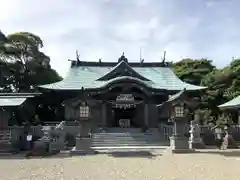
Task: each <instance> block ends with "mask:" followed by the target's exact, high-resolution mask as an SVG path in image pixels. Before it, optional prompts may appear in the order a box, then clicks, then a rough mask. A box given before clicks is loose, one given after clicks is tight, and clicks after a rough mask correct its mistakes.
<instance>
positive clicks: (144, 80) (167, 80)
mask: <svg viewBox="0 0 240 180" xmlns="http://www.w3.org/2000/svg"><path fill="white" fill-rule="evenodd" d="M125 69H126V72H123V71H125ZM126 80H131V81H133V82H135V81H136V82H138V83H141V84H143V85H145V86H146V87H147V88H150V89H157V90H168V91H180V90H182V89H184V88H186V90H190V91H191V90H200V89H205V88H206V87H202V86H195V85H191V84H188V83H185V82H183V81H181V80H180V79H179V78H178V77H177V76H176V75H175V74H174V73H173V71H172V69H171V68H170V67H169V66H168V64H167V63H165V64H163V63H149V62H146V63H145V62H139V63H136V62H135V63H131V62H130V63H129V62H126V61H125V62H124V61H121V62H119V63H113V62H86V61H73V62H72V67H71V69H70V70H69V73H68V75H67V76H66V78H64V79H63V80H62V81H60V82H57V83H53V84H47V85H42V86H40V87H41V88H46V89H53V90H81V89H82V87H83V88H84V89H99V88H104V87H107V86H108V85H109V84H111V83H114V82H116V81H118V82H120V81H121V82H123V81H126Z"/></svg>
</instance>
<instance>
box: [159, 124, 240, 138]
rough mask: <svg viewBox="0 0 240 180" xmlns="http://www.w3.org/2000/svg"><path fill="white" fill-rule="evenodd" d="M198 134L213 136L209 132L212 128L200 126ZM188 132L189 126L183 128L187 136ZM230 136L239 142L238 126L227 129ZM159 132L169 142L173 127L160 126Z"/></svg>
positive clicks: (239, 131)
mask: <svg viewBox="0 0 240 180" xmlns="http://www.w3.org/2000/svg"><path fill="white" fill-rule="evenodd" d="M199 127H200V132H201V135H202V136H204V135H206V134H207V135H208V136H211V135H212V136H214V133H213V131H212V130H211V128H212V126H210V125H200V126H199ZM189 130H190V125H189V124H187V125H186V126H185V133H186V134H188V133H189ZM229 130H230V132H231V134H232V135H233V137H234V138H235V139H236V140H238V141H239V140H240V125H233V126H231V127H230V128H229ZM159 132H162V133H163V139H164V140H169V137H170V136H171V135H172V134H173V126H171V125H166V124H160V125H159Z"/></svg>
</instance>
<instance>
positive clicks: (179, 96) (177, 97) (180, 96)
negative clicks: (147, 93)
mask: <svg viewBox="0 0 240 180" xmlns="http://www.w3.org/2000/svg"><path fill="white" fill-rule="evenodd" d="M176 101H178V102H182V103H184V104H187V105H188V107H190V108H193V109H194V108H196V107H197V106H198V105H199V102H197V101H196V100H194V99H190V98H189V97H188V96H187V91H186V89H183V90H181V91H179V92H178V93H176V94H174V95H172V96H170V97H169V98H168V100H167V101H165V102H164V103H162V104H159V105H157V107H158V108H162V107H164V106H165V105H169V104H174V103H176Z"/></svg>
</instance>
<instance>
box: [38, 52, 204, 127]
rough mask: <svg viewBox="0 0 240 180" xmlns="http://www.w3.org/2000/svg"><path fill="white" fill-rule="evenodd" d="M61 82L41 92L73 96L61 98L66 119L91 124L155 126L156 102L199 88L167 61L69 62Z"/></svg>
mask: <svg viewBox="0 0 240 180" xmlns="http://www.w3.org/2000/svg"><path fill="white" fill-rule="evenodd" d="M71 63H72V64H71V69H70V70H69V73H68V75H67V76H66V78H64V79H63V80H62V81H60V82H57V83H53V84H48V85H43V86H41V88H44V91H51V92H64V93H65V94H66V93H67V94H69V95H70V94H71V95H74V97H72V98H68V99H66V100H64V101H63V105H64V109H65V115H64V116H65V120H66V121H76V120H77V121H81V120H86V121H90V122H91V126H92V127H97V126H100V127H103V128H109V127H119V126H122V127H136V128H143V127H145V128H154V127H157V125H158V122H159V120H161V119H164V118H167V117H168V115H167V114H165V115H164V113H163V115H162V117H160V116H159V113H158V109H157V107H156V105H158V104H161V103H163V102H165V101H166V100H168V97H169V95H172V94H175V93H177V92H179V91H181V90H183V89H184V88H185V89H186V90H187V91H195V90H201V89H204V88H205V87H200V86H195V85H191V84H188V83H185V82H183V81H181V80H180V79H179V78H178V77H177V76H176V75H175V74H174V73H173V71H172V69H171V63H167V62H128V59H127V58H126V57H125V56H124V54H123V55H122V56H121V57H120V58H119V59H118V62H101V61H99V62H86V61H80V60H76V61H72V62H71Z"/></svg>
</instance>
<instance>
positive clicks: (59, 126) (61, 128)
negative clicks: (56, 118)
mask: <svg viewBox="0 0 240 180" xmlns="http://www.w3.org/2000/svg"><path fill="white" fill-rule="evenodd" d="M65 124H66V122H65V121H62V122H60V124H57V125H56V127H55V130H63V129H64V127H65Z"/></svg>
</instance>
